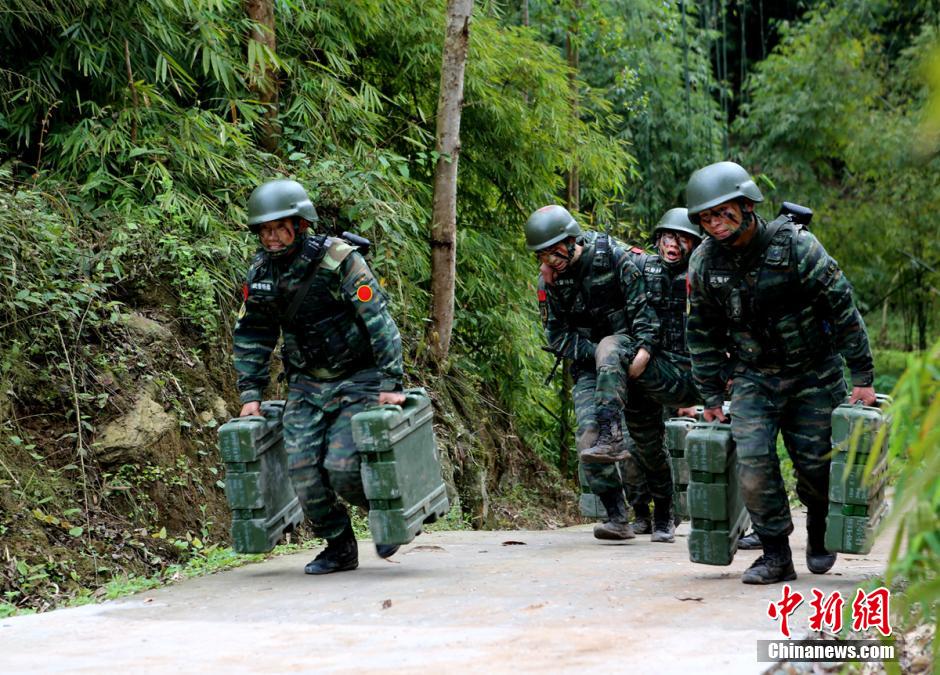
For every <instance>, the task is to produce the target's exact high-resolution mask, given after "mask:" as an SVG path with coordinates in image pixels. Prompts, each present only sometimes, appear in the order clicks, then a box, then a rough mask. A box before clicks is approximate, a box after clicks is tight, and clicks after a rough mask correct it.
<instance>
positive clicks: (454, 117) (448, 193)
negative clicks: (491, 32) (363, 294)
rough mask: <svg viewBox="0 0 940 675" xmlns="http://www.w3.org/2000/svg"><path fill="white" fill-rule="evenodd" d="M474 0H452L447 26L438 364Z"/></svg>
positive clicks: (450, 291) (437, 183)
mask: <svg viewBox="0 0 940 675" xmlns="http://www.w3.org/2000/svg"><path fill="white" fill-rule="evenodd" d="M472 11H473V0H447V32H446V34H445V36H444V55H443V59H442V63H441V91H440V96H439V98H438V103H437V144H436V150H437V152H438V154H439V157H438V159H437V164H436V166H435V167H434V206H433V210H432V212H431V325H430V328H429V333H428V343H429V344H430V347H431V353H432V354H433V356H434V360H435V361H436V362H437V364H438V366H439V367H441V366H443V365H444V362H445V361H446V360H447V355H448V353H449V352H450V338H451V333H452V331H453V327H454V284H455V280H456V271H457V255H456V246H457V161H458V159H459V158H460V108H461V106H462V105H463V73H464V66H465V65H466V62H467V47H468V44H469V41H470V14H471V13H472Z"/></svg>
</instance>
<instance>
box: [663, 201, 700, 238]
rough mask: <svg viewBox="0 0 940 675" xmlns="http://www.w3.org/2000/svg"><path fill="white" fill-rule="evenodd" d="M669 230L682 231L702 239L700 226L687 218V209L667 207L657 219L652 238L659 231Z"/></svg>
mask: <svg viewBox="0 0 940 675" xmlns="http://www.w3.org/2000/svg"><path fill="white" fill-rule="evenodd" d="M664 230H669V231H671V232H684V233H685V234H689V235H691V236H693V237H695V238H696V239H697V240H699V241H701V240H702V228H701V227H699V226H698V225H696V224H695V223H693V222H692V221H691V220H689V210H688V209H683V208H675V209H669V210H668V211H666V213H665V214H664V215H663V217H662V218H660V219H659V223H658V224H657V225H656V227H655V228H653V238H656V237H658V236H659V233H660V232H662V231H664Z"/></svg>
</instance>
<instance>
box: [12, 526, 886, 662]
mask: <svg viewBox="0 0 940 675" xmlns="http://www.w3.org/2000/svg"><path fill="white" fill-rule="evenodd" d="M803 531H804V530H803V525H802V522H799V523H797V533H799V535H798V536H795V537H794V539H793V544H794V558H795V560H796V565H797V573H798V574H799V579H798V580H797V581H796V582H793V583H792V586H793V587H794V588H795V589H797V590H800V591H801V592H803V593H804V595H806V596H808V597H809V596H810V592H809V590H810V588H812V587H813V586H815V587H818V588H819V589H820V590H822V591H824V592H825V593H827V594H828V593H830V592H832V591H833V590H840V591H842V593H843V595H844V596H846V595H848V596H849V599H848V601H847V602H851V597H852V595H849V594H854V589H855V587H856V585H857V584H858V583H860V582H862V581H864V580H865V579H866V578H868V577H870V576H873V575H876V574H880V573H881V572H883V571H884V568H885V559H886V556H887V545H888V543H887V542H886V541H885V537H883V538H882V540H881V541H880V542H879V545H878V546H876V548H875V550H874V551H873V552H872V553H871V554H870V555H868V556H864V557H861V556H848V555H840V557H839V561H838V562H837V563H836V567H835V568H834V570H833V572H830V573H829V574H827V575H824V576H816V575H812V574H809V573H808V572H807V571H806V567H805V563H804V561H803V550H804V537H803V536H802V533H803ZM687 532H688V525H687V524H683V525H682V526H681V527H680V528H679V535H680V536H679V537H678V538H677V541H676V543H675V544H672V545H669V544H653V543H651V542H650V540H649V536H648V535H647V536H643V537H638V538H637V539H635V540H633V541H631V542H628V543H625V544H619V545H610V544H602V543H600V542H597V541H595V540H594V539H593V538H592V536H591V532H590V527H589V526H579V527H575V528H568V529H563V530H555V531H541V532H518V531H517V532H440V533H431V534H424V535H422V536H420V537H418V539H417V540H416V541H415V542H414V544H412V545H410V546H407V547H403V548H402V551H401V552H400V553H399V554H398V555H396V556H395V557H394V558H393V559H392V560H391V561H383V560H380V559H379V558H377V557H376V556H375V554H374V552H373V551H372V547H371V544H370V543H369V542H365V543H363V544H362V546H360V560H361V564H360V567H359V569H358V570H357V571H355V572H345V573H341V574H334V575H327V576H324V577H310V576H305V575H304V574H303V566H304V564H305V563H306V562H307V560H309V559H310V558H312V557H313V554H312V553H310V552H305V553H301V554H296V555H291V556H285V557H281V558H277V559H274V560H270V561H267V562H264V563H261V564H255V565H249V566H246V567H242V568H239V569H236V570H232V571H229V572H224V573H221V574H216V575H213V576H210V577H204V578H200V579H193V580H189V581H186V582H183V583H180V584H178V585H175V586H171V587H167V588H163V589H159V590H155V591H148V592H144V593H140V594H138V595H135V596H131V597H129V598H126V599H123V600H118V601H113V602H107V603H104V604H100V605H94V606H85V607H78V608H74V609H65V610H59V611H55V612H49V613H46V614H41V615H32V616H22V617H13V618H9V619H4V620H2V621H0V672H3V673H12V672H76V671H77V672H86V673H101V672H119V673H123V672H130V673H142V672H143V673H149V672H153V673H170V672H172V673H197V672H199V673H205V672H213V673H214V672H228V673H241V672H259V671H263V672H278V673H283V672H316V673H323V672H357V673H362V672H367V673H379V672H385V673H387V672H416V671H421V672H471V671H472V672H484V671H485V672H494V671H495V672H533V671H541V672H572V671H579V672H583V671H590V672H607V673H609V672H626V671H628V670H629V671H634V672H640V673H645V672H656V673H685V674H687V673H690V672H695V671H698V672H705V673H711V672H721V673H759V672H762V671H763V670H764V669H766V668H767V666H768V665H769V664H760V663H758V662H757V657H756V653H757V648H756V641H757V640H758V639H779V629H778V626H777V624H776V623H775V622H774V621H772V620H771V619H769V618H768V616H767V606H768V603H769V601H771V600H773V601H777V600H779V599H780V593H781V587H780V586H779V585H776V586H770V587H760V586H744V585H743V584H741V583H740V581H739V576H740V573H741V571H742V570H744V569H745V568H746V567H747V566H748V565H749V564H750V563H751V562H752V561H753V560H754V558H756V557H757V555H758V553H759V552H757V551H740V552H739V553H738V555H737V558H736V559H735V561H734V564H733V565H731V566H730V567H709V566H705V565H695V564H692V563H690V562H689V561H688V552H687V548H686V536H685V535H686V534H687ZM508 542H520V543H508ZM808 616H809V608H808V602H807V603H804V605H803V607H801V608H800V609H799V610H798V612H797V614H796V615H795V616H794V617H792V618H791V626H792V630H793V631H794V634H795V635H802V634H804V633H805V632H806V631H807V630H808Z"/></svg>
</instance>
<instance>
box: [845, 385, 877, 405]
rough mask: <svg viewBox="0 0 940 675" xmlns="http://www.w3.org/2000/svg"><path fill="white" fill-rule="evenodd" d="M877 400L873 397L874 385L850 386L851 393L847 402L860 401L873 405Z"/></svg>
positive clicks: (863, 403)
mask: <svg viewBox="0 0 940 675" xmlns="http://www.w3.org/2000/svg"><path fill="white" fill-rule="evenodd" d="M876 402H877V399H876V398H875V388H874V387H852V395H851V396H850V397H849V403H861V404H862V405H867V406H873V405H875V403H876Z"/></svg>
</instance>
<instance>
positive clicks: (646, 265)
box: [625, 208, 702, 534]
mask: <svg viewBox="0 0 940 675" xmlns="http://www.w3.org/2000/svg"><path fill="white" fill-rule="evenodd" d="M653 238H654V243H655V246H656V253H655V254H649V253H646V252H645V251H643V249H641V248H639V247H633V248H631V249H630V252H631V254H632V255H633V261H634V263H635V264H636V266H637V267H638V268H639V270H640V271H641V272H642V273H643V280H644V282H645V284H646V297H647V300H648V301H649V304H650V305H651V306H652V307H653V309H654V310H655V312H656V316H657V318H658V319H659V325H660V332H659V344H658V345H657V348H658V349H660V350H662V351H667V352H670V353H671V354H672V358H673V359H675V361H676V363H678V364H681V366H682V368H683V369H684V370H685V371H686V372H688V373H691V362H690V361H689V350H688V347H687V346H686V344H685V324H686V318H687V315H688V295H687V293H686V270H687V269H688V265H689V256H690V255H691V254H692V251H693V250H694V249H695V247H696V246H698V245H699V242H701V240H702V232H701V230H700V229H699V227H698V225H695V224H693V223H692V222H691V221H690V220H689V217H688V213H687V211H686V209H684V208H675V209H669V210H668V211H667V212H666V213H665V214H664V215H663V217H662V218H661V219H660V221H659V223H658V224H657V225H656V227H655V228H654V230H653ZM673 415H680V416H691V417H694V416H695V408H693V407H687V408H678V409H676V408H674V407H673V408H666V416H668V417H672V416H673ZM661 459H664V460H666V461H667V465H666V468H668V456H667V455H666V454H665V453H663V454H662V456H661ZM633 477H636V478H639V480H636V478H633ZM625 480H626V483H627V486H626V487H627V497H628V499H629V500H630V505H631V506H632V507H633V513H634V515H635V520H634V522H633V530H634V532H636V533H637V534H649V533H650V532H651V531H652V522H651V519H650V507H649V504H650V501H652V499H653V498H652V495H651V494H650V493H649V488H648V487H647V479H646V475H645V471H643V470H642V467H638V470H637V471H636V472H627V475H626V477H625ZM673 522H674V523H676V524H678V521H676V520H674V521H673Z"/></svg>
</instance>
